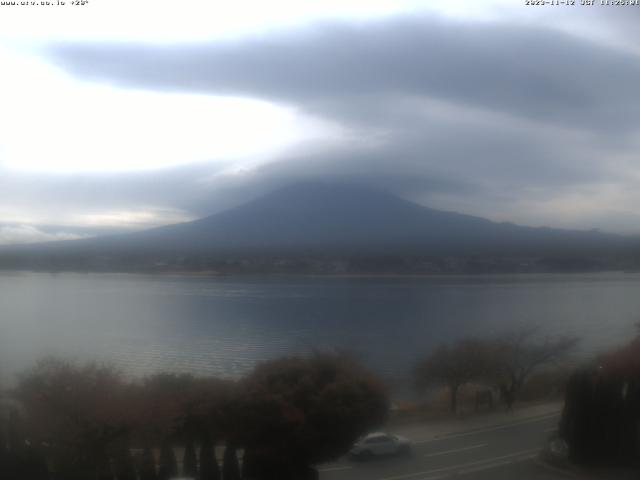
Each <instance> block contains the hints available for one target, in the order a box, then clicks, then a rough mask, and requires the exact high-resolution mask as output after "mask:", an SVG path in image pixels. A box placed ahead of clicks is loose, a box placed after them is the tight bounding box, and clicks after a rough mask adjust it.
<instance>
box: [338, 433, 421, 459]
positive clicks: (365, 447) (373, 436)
mask: <svg viewBox="0 0 640 480" xmlns="http://www.w3.org/2000/svg"><path fill="white" fill-rule="evenodd" d="M409 453H411V442H410V441H409V440H408V439H406V438H404V437H401V436H400V435H393V434H391V433H384V432H375V433H370V434H369V435H367V436H365V437H362V438H361V439H360V440H358V441H357V442H356V444H355V445H354V446H353V447H352V448H351V451H350V452H349V454H350V455H351V456H352V457H354V458H372V457H377V456H382V455H399V454H409Z"/></svg>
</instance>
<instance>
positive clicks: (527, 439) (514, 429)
mask: <svg viewBox="0 0 640 480" xmlns="http://www.w3.org/2000/svg"><path fill="white" fill-rule="evenodd" d="M558 420H559V414H558V413H553V414H547V415H541V416H538V417H533V418H528V419H524V420H514V421H511V422H509V421H508V420H507V422H506V423H504V424H501V425H493V426H488V427H485V428H479V429H476V430H471V431H466V432H458V433H453V434H450V435H446V436H442V437H439V438H427V439H420V438H415V439H411V440H412V441H413V452H412V454H411V455H409V456H395V457H385V458H376V459H374V460H369V461H353V460H349V459H347V458H345V459H343V460H341V461H339V462H336V463H333V464H328V465H323V466H322V467H321V468H320V479H321V480H436V479H441V478H450V477H456V478H468V479H492V480H500V479H505V480H507V479H509V480H513V479H518V480H529V479H531V480H533V479H537V480H545V479H558V478H566V475H564V474H563V473H562V472H561V471H558V470H554V469H552V468H551V467H549V466H547V465H546V464H545V463H543V462H541V461H540V460H539V454H540V451H541V450H542V448H543V446H544V444H545V442H546V440H547V438H548V437H549V436H550V435H551V433H552V432H553V431H554V430H555V427H556V426H557V423H558Z"/></svg>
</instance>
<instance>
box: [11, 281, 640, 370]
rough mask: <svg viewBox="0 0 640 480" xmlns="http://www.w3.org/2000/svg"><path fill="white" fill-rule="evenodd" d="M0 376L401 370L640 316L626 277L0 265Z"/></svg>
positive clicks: (618, 325) (616, 338) (595, 342)
mask: <svg viewBox="0 0 640 480" xmlns="http://www.w3.org/2000/svg"><path fill="white" fill-rule="evenodd" d="M0 305H1V313H0V372H1V374H2V376H3V377H4V378H5V379H7V378H10V377H12V375H13V374H14V373H15V372H16V371H18V370H22V369H24V368H26V367H27V366H28V365H30V364H32V363H33V361H34V360H35V359H36V358H38V357H40V356H42V355H44V354H55V355H61V356H65V357H69V358H75V359H98V360H106V361H110V362H114V363H116V364H117V365H119V366H121V367H122V368H123V369H125V370H126V371H127V372H129V373H131V374H134V375H137V374H145V373H150V372H153V371H157V370H162V369H165V370H172V371H180V372H193V373H196V374H213V375H224V376H239V375H242V374H243V373H245V372H247V371H248V370H249V369H251V367H252V365H254V364H255V363H256V362H258V361H260V360H263V359H267V358H272V357H275V356H278V355H283V354H286V353H304V352H310V351H313V349H329V348H340V349H346V350H351V351H353V352H355V353H356V354H358V355H359V356H360V357H361V359H362V360H363V361H364V362H365V363H366V364H368V365H369V366H370V367H371V368H373V369H374V370H376V371H378V372H380V373H382V374H383V375H385V376H403V375H405V374H406V373H407V372H408V371H409V370H410V368H411V366H412V365H413V364H414V363H415V361H416V360H417V359H418V358H420V357H421V356H422V355H424V354H425V353H427V352H429V351H430V350H431V349H433V348H434V346H436V345H437V344H439V343H440V342H446V341H449V340H451V339H455V338H459V337H462V336H473V335H475V336H484V335H493V334H497V333H501V332H506V331H510V330H513V329H516V328H518V327H519V326H522V325H537V326H540V328H541V331H543V332H545V334H549V335H557V334H570V335H579V336H580V337H582V342H581V349H582V352H591V351H594V350H596V349H601V348H606V347H610V346H612V345H617V344H620V343H624V342H625V341H627V340H628V339H629V338H631V337H632V336H633V335H634V334H635V332H636V328H635V327H634V324H635V323H636V322H637V321H638V320H639V319H640V275H639V274H624V273H599V274H588V275H584V274H581V275H499V276H498V275H496V276H451V277H420V278H410V277H377V278H365V277H358V278H340V277H331V278H328V277H297V276H290V277H276V276H265V277H246V276H238V277H234V276H231V277H195V276H194V277H188V276H182V277H180V276H150V275H149V276H146V275H127V274H94V273H88V274H81V273H68V274H67V273H65V274H46V273H23V272H15V273H14V272H4V273H0Z"/></svg>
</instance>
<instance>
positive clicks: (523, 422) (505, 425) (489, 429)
mask: <svg viewBox="0 0 640 480" xmlns="http://www.w3.org/2000/svg"><path fill="white" fill-rule="evenodd" d="M558 415H560V413H559V412H558V413H553V414H549V415H545V416H543V417H536V418H530V419H527V420H521V421H518V422H511V423H503V424H501V425H496V426H494V427H487V428H483V429H479V430H472V431H469V432H461V433H452V434H451V435H443V436H441V437H436V438H428V439H425V440H414V441H413V443H415V444H421V443H431V442H440V441H442V440H448V439H450V438H459V437H468V436H469V435H477V434H479V433H485V432H493V431H495V430H504V429H505V428H511V427H517V426H520V425H526V424H527V423H536V422H542V421H544V420H548V419H550V418H553V417H556V416H558Z"/></svg>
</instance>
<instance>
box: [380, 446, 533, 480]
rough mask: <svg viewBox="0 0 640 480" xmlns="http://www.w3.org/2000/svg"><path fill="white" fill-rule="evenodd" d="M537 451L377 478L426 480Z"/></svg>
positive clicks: (502, 463) (531, 450) (498, 464)
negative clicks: (415, 478)
mask: <svg viewBox="0 0 640 480" xmlns="http://www.w3.org/2000/svg"><path fill="white" fill-rule="evenodd" d="M539 451H540V449H538V448H531V449H529V450H521V451H519V452H515V453H510V454H508V455H501V456H499V457H493V458H487V459H484V460H478V461H475V462H468V463H463V464H460V465H454V466H451V467H443V468H437V469H435V470H426V471H424V472H414V473H406V474H404V475H396V476H394V477H384V478H380V479H378V480H401V479H403V478H411V477H420V476H424V477H423V479H422V480H428V479H430V477H431V476H433V475H434V474H438V473H444V472H446V473H447V474H450V473H456V472H461V471H463V470H464V469H467V468H469V467H475V466H479V465H482V466H483V467H486V468H485V469H488V468H493V467H496V466H500V465H506V464H508V463H510V461H514V460H518V461H523V460H528V459H530V458H533V457H535V456H536V455H537V452H539ZM534 452H535V453H534Z"/></svg>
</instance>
